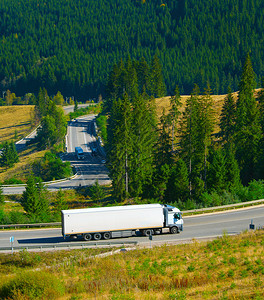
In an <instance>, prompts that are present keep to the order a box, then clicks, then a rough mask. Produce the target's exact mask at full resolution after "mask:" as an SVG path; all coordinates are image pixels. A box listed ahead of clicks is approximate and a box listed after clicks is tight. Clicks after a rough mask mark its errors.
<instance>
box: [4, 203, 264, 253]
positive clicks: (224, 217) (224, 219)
mask: <svg viewBox="0 0 264 300" xmlns="http://www.w3.org/2000/svg"><path fill="white" fill-rule="evenodd" d="M183 219H184V230H183V232H181V233H180V234H176V235H172V234H166V233H165V234H162V235H155V236H153V240H152V244H164V243H183V242H188V241H191V240H192V239H194V238H195V239H210V238H214V237H217V236H221V235H223V234H224V233H226V234H230V235H231V234H239V233H241V232H242V231H245V230H247V229H249V224H250V223H251V220H253V224H254V225H255V226H256V228H262V227H263V226H264V205H260V206H257V207H256V206H255V207H251V208H246V209H245V208H244V209H238V210H235V211H229V212H220V213H212V214H206V215H199V216H190V217H184V218H183ZM11 236H14V240H15V241H14V246H25V247H26V246H32V245H34V246H38V247H40V246H44V245H46V246H47V245H59V244H71V246H74V243H75V242H76V241H77V242H80V240H76V241H75V240H74V241H70V240H64V239H63V238H62V236H61V229H58V228H56V229H35V230H12V231H6V230H2V231H0V245H1V246H0V247H9V246H10V237H11ZM112 241H115V242H122V243H123V242H126V241H137V242H138V243H139V245H146V246H148V245H149V244H150V241H149V240H148V238H147V237H141V236H133V237H129V238H121V239H112ZM83 243H87V244H89V243H90V244H92V243H94V241H91V242H83ZM98 243H100V241H99V242H98Z"/></svg>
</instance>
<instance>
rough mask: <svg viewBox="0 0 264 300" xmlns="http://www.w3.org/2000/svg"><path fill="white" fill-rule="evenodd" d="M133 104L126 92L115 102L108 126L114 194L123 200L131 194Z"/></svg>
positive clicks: (109, 155)
mask: <svg viewBox="0 0 264 300" xmlns="http://www.w3.org/2000/svg"><path fill="white" fill-rule="evenodd" d="M131 120H132V117H131V104H130V102H129V99H128V95H127V94H126V93H125V95H124V98H123V100H121V99H119V100H118V101H114V102H113V106H112V110H111V113H110V120H109V126H108V141H110V143H108V145H109V147H108V157H109V169H110V177H111V178H112V180H113V181H112V184H113V189H114V195H115V196H116V197H117V198H118V199H120V200H122V199H125V198H127V197H128V196H129V175H130V173H129V172H130V165H131V154H132V151H133V144H132V129H131Z"/></svg>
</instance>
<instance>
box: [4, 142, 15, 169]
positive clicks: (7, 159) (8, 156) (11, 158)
mask: <svg viewBox="0 0 264 300" xmlns="http://www.w3.org/2000/svg"><path fill="white" fill-rule="evenodd" d="M18 161H19V158H18V154H17V151H16V146H15V144H14V142H13V141H12V142H10V143H9V142H5V143H4V146H3V148H2V154H1V157H0V165H1V166H2V167H6V168H11V167H12V166H13V165H14V164H15V163H17V162H18Z"/></svg>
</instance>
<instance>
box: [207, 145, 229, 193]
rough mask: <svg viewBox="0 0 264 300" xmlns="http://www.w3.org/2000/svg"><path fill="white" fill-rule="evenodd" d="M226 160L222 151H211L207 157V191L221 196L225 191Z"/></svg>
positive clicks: (218, 149) (219, 149)
mask: <svg viewBox="0 0 264 300" xmlns="http://www.w3.org/2000/svg"><path fill="white" fill-rule="evenodd" d="M226 172H227V169H226V158H225V153H224V151H223V149H221V148H217V149H212V150H211V153H210V157H209V168H208V185H207V188H208V191H209V192H212V191H216V192H217V193H218V194H221V193H222V192H223V191H224V190H226V189H227V182H226Z"/></svg>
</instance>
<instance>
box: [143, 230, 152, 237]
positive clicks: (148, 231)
mask: <svg viewBox="0 0 264 300" xmlns="http://www.w3.org/2000/svg"><path fill="white" fill-rule="evenodd" d="M152 234H153V230H152V229H143V230H142V235H144V236H150V235H152Z"/></svg>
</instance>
